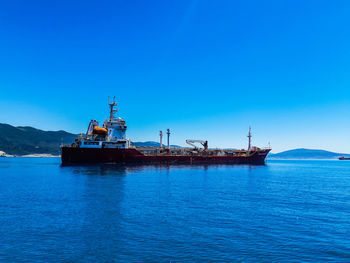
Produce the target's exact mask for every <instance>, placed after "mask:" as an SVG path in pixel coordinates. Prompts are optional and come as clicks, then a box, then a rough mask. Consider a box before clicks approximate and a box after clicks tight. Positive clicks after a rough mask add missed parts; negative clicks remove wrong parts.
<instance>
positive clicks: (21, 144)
mask: <svg viewBox="0 0 350 263" xmlns="http://www.w3.org/2000/svg"><path fill="white" fill-rule="evenodd" d="M77 136H78V135H77V134H73V133H69V132H66V131H43V130H39V129H36V128H33V127H29V126H24V127H22V126H19V127H15V126H12V125H9V124H4V123H0V152H1V151H3V152H5V153H7V154H10V155H26V154H52V155H58V154H60V144H61V143H63V144H71V143H72V142H74V140H75V139H76V138H77ZM132 145H135V146H148V147H158V146H159V143H158V142H153V141H148V142H133V143H132ZM170 146H171V148H173V147H175V148H178V147H179V146H177V145H170ZM163 147H165V145H163Z"/></svg>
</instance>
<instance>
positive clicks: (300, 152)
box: [268, 148, 350, 159]
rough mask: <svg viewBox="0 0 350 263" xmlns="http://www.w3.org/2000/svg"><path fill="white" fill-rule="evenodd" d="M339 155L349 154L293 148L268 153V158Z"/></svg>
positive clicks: (333, 157)
mask: <svg viewBox="0 0 350 263" xmlns="http://www.w3.org/2000/svg"><path fill="white" fill-rule="evenodd" d="M339 156H346V157H349V156H350V154H345V153H335V152H330V151H325V150H313V149H304V148H300V149H294V150H289V151H284V152H280V153H276V154H272V153H270V154H269V155H268V158H269V159H337V158H338V157H339Z"/></svg>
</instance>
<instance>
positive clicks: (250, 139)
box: [247, 126, 252, 151]
mask: <svg viewBox="0 0 350 263" xmlns="http://www.w3.org/2000/svg"><path fill="white" fill-rule="evenodd" d="M247 137H248V151H249V150H250V148H251V143H252V132H251V128H250V126H249V133H248V136H247Z"/></svg>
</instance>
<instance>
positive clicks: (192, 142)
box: [186, 140, 208, 150]
mask: <svg viewBox="0 0 350 263" xmlns="http://www.w3.org/2000/svg"><path fill="white" fill-rule="evenodd" d="M186 143H187V144H188V145H191V146H192V147H194V148H197V147H196V145H194V143H200V144H202V145H203V147H204V150H208V141H203V140H186Z"/></svg>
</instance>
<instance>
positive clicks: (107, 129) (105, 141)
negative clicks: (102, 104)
mask: <svg viewBox="0 0 350 263" xmlns="http://www.w3.org/2000/svg"><path fill="white" fill-rule="evenodd" d="M108 104H109V107H110V112H109V118H108V119H106V120H105V121H104V122H103V126H102V128H100V127H99V123H98V121H96V120H91V121H90V124H89V126H88V129H87V132H86V136H85V137H84V138H83V137H82V136H81V137H80V138H79V139H78V141H77V143H78V145H79V147H81V148H129V146H130V139H127V138H126V129H127V126H126V124H125V120H124V119H122V118H120V117H116V116H115V114H116V113H117V112H118V109H117V103H116V102H115V97H113V101H112V102H110V100H109V98H108Z"/></svg>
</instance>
